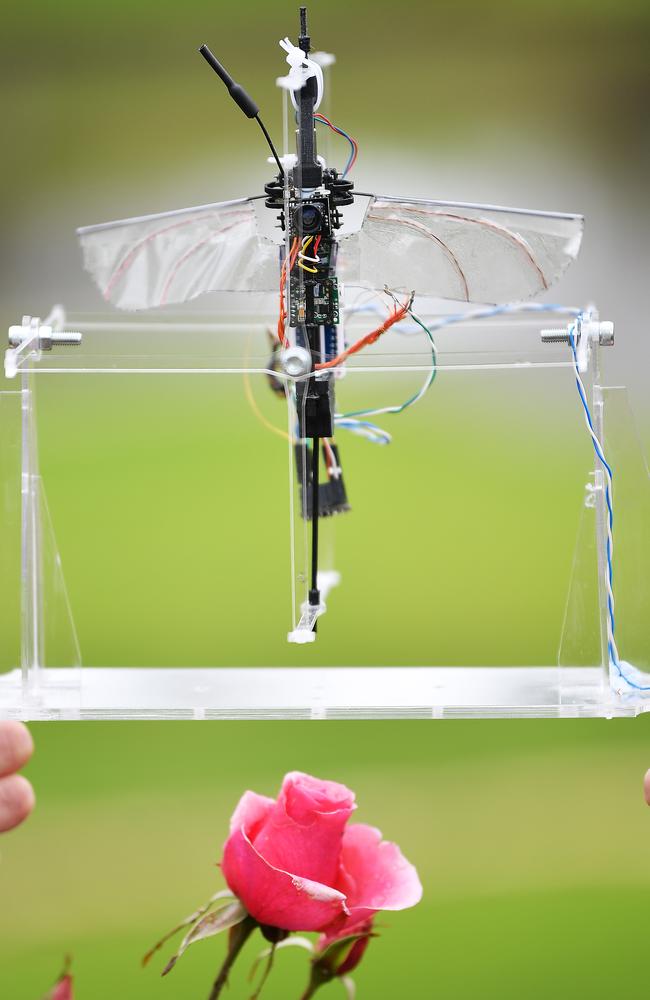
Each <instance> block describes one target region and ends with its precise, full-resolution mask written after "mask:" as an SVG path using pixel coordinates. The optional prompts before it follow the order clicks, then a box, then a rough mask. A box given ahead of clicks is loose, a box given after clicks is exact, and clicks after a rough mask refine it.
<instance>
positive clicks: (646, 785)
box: [643, 768, 650, 806]
mask: <svg viewBox="0 0 650 1000" xmlns="http://www.w3.org/2000/svg"><path fill="white" fill-rule="evenodd" d="M643 794H644V796H645V800H646V802H647V803H648V805H649V806H650V768H649V769H648V770H647V771H646V773H645V777H644V779H643Z"/></svg>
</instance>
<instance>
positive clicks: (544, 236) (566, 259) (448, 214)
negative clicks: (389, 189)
mask: <svg viewBox="0 0 650 1000" xmlns="http://www.w3.org/2000/svg"><path fill="white" fill-rule="evenodd" d="M361 197H365V198H367V199H368V203H367V207H366V211H365V216H364V218H363V222H362V224H361V227H360V229H359V231H358V232H356V233H351V234H350V235H348V236H344V237H343V238H342V240H341V246H340V250H339V265H340V268H341V273H342V275H343V276H344V277H345V279H346V280H347V281H350V282H358V283H359V284H361V285H366V286H368V287H370V288H379V289H381V288H383V286H384V285H386V284H387V285H389V286H390V287H391V288H393V289H397V290H404V291H407V290H409V291H410V290H411V289H415V291H416V292H417V293H419V294H420V295H429V296H435V297H436V298H444V299H453V300H455V301H459V302H477V303H485V304H499V303H503V302H512V301H521V300H524V299H528V298H531V297H532V296H533V295H537V294H538V293H540V292H543V291H545V290H546V289H547V288H549V287H550V286H551V285H552V284H553V283H554V282H556V281H557V280H558V278H559V277H560V276H561V275H562V274H563V273H564V271H565V270H566V268H567V267H568V266H569V264H570V263H571V261H572V260H574V259H575V257H576V256H577V254H578V251H579V249H580V242H581V239H582V230H583V225H584V220H583V218H582V216H580V215H564V214H560V213H553V212H534V211H527V210H525V209H516V208H498V207H496V206H493V205H466V204H462V203H455V202H443V201H416V200H410V199H407V198H389V197H383V196H380V195H364V196H361Z"/></svg>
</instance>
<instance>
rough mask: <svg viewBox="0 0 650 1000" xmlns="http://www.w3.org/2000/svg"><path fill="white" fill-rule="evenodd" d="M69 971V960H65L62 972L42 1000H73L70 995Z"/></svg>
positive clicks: (70, 979)
mask: <svg viewBox="0 0 650 1000" xmlns="http://www.w3.org/2000/svg"><path fill="white" fill-rule="evenodd" d="M69 969H70V959H69V958H67V959H66V962H65V966H64V968H63V972H62V973H61V975H60V976H59V978H58V979H57V981H56V983H55V984H54V986H53V987H52V989H51V990H50V992H49V993H48V994H47V996H46V997H44V1000H73V995H72V976H71V975H70V972H69Z"/></svg>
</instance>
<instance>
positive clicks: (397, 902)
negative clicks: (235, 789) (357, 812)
mask: <svg viewBox="0 0 650 1000" xmlns="http://www.w3.org/2000/svg"><path fill="white" fill-rule="evenodd" d="M355 808H356V807H355V801H354V794H353V793H352V792H351V791H350V790H349V789H348V788H346V787H345V785H339V784H337V783H336V782H333V781H320V780H319V779H318V778H312V777H311V776H310V775H308V774H301V773H300V772H297V771H294V772H291V773H290V774H287V775H286V777H285V779H284V781H283V783H282V788H281V790H280V794H279V796H278V799H277V801H274V800H273V799H270V798H266V797H265V796H262V795H257V794H256V793H255V792H245V793H244V795H243V796H242V798H241V800H240V802H239V804H238V806H237V808H236V809H235V812H234V815H233V817H232V820H231V824H230V836H229V837H228V840H227V841H226V843H225V846H224V853H223V860H222V869H223V874H224V877H225V879H226V882H227V883H228V885H229V887H230V888H231V889H232V891H233V892H234V893H235V895H236V896H238V897H239V899H240V900H241V902H242V903H243V905H244V906H245V907H246V909H247V910H248V912H249V913H250V915H251V916H252V917H254V918H255V920H257V921H258V922H259V923H260V924H264V925H269V926H272V927H279V928H282V929H283V930H287V931H321V932H322V933H323V937H322V940H321V942H320V943H321V944H323V945H324V946H327V944H329V943H330V942H331V941H334V940H335V939H336V938H338V937H342V936H346V935H348V934H351V933H357V932H358V933H364V932H365V933H367V931H364V929H363V928H365V927H367V928H369V927H370V924H369V921H370V920H371V918H372V916H373V915H374V914H375V913H376V912H377V911H378V910H403V909H406V907H409V906H414V905H415V904H416V903H417V902H419V900H420V898H421V896H422V886H421V885H420V881H419V879H418V876H417V872H416V870H415V868H414V867H413V865H411V864H409V862H408V861H407V860H406V859H405V858H404V856H403V855H402V853H401V852H400V850H399V848H398V847H397V845H396V844H391V843H387V842H385V841H382V839H381V834H380V832H379V830H376V829H374V827H370V826H365V825H363V824H359V823H356V824H350V825H349V826H348V825H347V822H348V820H349V818H350V816H351V815H352V812H353V811H354V809H355ZM359 957H360V956H359Z"/></svg>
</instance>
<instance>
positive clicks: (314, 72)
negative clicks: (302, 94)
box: [276, 38, 324, 111]
mask: <svg viewBox="0 0 650 1000" xmlns="http://www.w3.org/2000/svg"><path fill="white" fill-rule="evenodd" d="M280 47H281V48H283V49H284V51H285V52H286V53H287V62H288V63H289V67H290V69H289V73H288V75H287V76H279V77H278V79H277V80H276V83H277V85H278V87H284V88H285V89H286V90H288V91H289V94H290V96H291V103H292V104H293V106H294V108H296V110H297V109H298V105H297V103H296V97H295V95H296V91H298V90H302V88H303V87H304V85H305V84H306V83H307V80H309V78H310V77H312V76H315V77H316V101H315V103H314V111H317V110H318V108H319V107H320V102H321V101H322V99H323V88H324V82H323V70H322V69H321V67H320V66H319V65H318V63H317V62H314V60H313V59H310V58H309V57H308V56H306V55H305V53H304V52H303V51H302V49H299V48H298V46H297V45H294V44H293V42H292V41H290V39H289V38H283V39H282V40H281V41H280Z"/></svg>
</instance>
